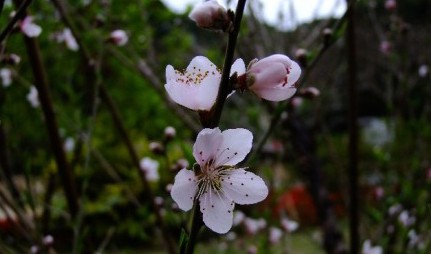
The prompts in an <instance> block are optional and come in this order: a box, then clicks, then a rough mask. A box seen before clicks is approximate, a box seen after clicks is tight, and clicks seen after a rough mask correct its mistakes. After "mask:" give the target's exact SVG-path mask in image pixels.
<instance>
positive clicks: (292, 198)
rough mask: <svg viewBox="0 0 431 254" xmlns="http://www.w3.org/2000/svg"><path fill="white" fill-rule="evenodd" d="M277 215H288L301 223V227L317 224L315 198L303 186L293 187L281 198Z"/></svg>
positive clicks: (277, 207)
mask: <svg viewBox="0 0 431 254" xmlns="http://www.w3.org/2000/svg"><path fill="white" fill-rule="evenodd" d="M276 213H277V215H281V214H283V213H284V214H287V216H288V217H289V218H291V219H293V220H296V221H299V223H300V224H301V225H303V224H306V225H311V224H316V223H317V210H316V205H315V204H314V201H313V197H312V196H311V194H310V193H309V191H308V190H307V187H306V186H304V185H302V184H299V185H296V186H293V187H292V188H290V189H289V190H287V191H286V192H284V193H283V194H282V195H281V196H280V198H279V200H278V202H277V206H276Z"/></svg>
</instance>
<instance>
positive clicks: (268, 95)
mask: <svg viewBox="0 0 431 254" xmlns="http://www.w3.org/2000/svg"><path fill="white" fill-rule="evenodd" d="M300 75H301V68H300V67H299V65H298V64H297V63H296V62H294V61H292V60H290V58H289V57H287V56H285V55H281V54H275V55H271V56H268V57H266V58H263V59H261V60H259V61H257V62H255V63H252V64H251V67H250V68H249V69H248V71H247V73H246V82H247V87H248V89H249V90H251V91H252V92H253V93H254V94H256V95H257V96H258V97H260V98H262V99H265V100H269V101H282V100H287V99H289V98H290V97H292V96H293V95H294V94H295V92H296V87H295V84H296V81H298V79H299V77H300Z"/></svg>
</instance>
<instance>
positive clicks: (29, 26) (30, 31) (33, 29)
mask: <svg viewBox="0 0 431 254" xmlns="http://www.w3.org/2000/svg"><path fill="white" fill-rule="evenodd" d="M19 27H20V29H21V32H22V33H23V34H25V35H26V36H27V37H30V38H32V37H37V36H39V35H40V33H42V28H41V27H40V26H38V25H36V24H35V23H33V17H32V16H27V17H25V18H24V19H23V20H22V21H21V22H20V24H19Z"/></svg>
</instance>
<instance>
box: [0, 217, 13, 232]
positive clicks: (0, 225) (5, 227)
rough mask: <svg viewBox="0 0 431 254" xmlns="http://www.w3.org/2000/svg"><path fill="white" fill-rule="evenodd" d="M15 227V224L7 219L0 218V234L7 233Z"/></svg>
mask: <svg viewBox="0 0 431 254" xmlns="http://www.w3.org/2000/svg"><path fill="white" fill-rule="evenodd" d="M14 226H15V223H14V222H13V221H11V220H10V219H8V218H0V232H9V231H11V230H12V229H13V228H14Z"/></svg>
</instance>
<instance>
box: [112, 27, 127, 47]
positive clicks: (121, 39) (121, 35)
mask: <svg viewBox="0 0 431 254" xmlns="http://www.w3.org/2000/svg"><path fill="white" fill-rule="evenodd" d="M109 40H110V41H111V42H112V43H114V44H115V45H117V46H124V45H126V43H127V42H128V41H129V37H128V36H127V34H126V32H125V31H124V30H120V29H118V30H114V31H112V32H111V34H110V35H109Z"/></svg>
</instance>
